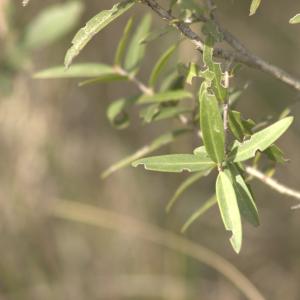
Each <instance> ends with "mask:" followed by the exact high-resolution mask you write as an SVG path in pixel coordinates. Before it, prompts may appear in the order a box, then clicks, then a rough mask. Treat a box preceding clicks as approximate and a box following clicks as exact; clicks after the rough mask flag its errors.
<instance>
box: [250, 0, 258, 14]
mask: <svg viewBox="0 0 300 300" xmlns="http://www.w3.org/2000/svg"><path fill="white" fill-rule="evenodd" d="M260 3H261V0H252V2H251V6H250V14H249V15H250V16H252V15H254V14H255V13H256V11H257V9H258V7H259V6H260Z"/></svg>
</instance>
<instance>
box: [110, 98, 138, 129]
mask: <svg viewBox="0 0 300 300" xmlns="http://www.w3.org/2000/svg"><path fill="white" fill-rule="evenodd" d="M137 99H138V96H133V97H125V98H121V99H118V100H115V101H113V102H112V103H111V104H110V105H109V106H108V109H107V111H106V115H107V118H108V120H109V121H110V123H111V124H112V125H113V126H114V127H116V128H118V129H124V128H126V127H127V126H128V125H129V118H128V115H127V113H126V111H125V110H126V109H127V108H129V107H131V106H132V105H134V103H135V102H136V101H137Z"/></svg>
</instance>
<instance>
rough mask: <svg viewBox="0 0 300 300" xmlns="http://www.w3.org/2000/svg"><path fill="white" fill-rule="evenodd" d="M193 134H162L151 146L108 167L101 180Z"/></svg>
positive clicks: (144, 147)
mask: <svg viewBox="0 0 300 300" xmlns="http://www.w3.org/2000/svg"><path fill="white" fill-rule="evenodd" d="M189 132H191V131H190V130H189V129H175V130H173V131H171V132H167V133H165V134H162V135H161V136H159V137H158V138H156V139H154V140H153V141H152V142H151V143H150V144H148V145H145V146H143V147H142V148H140V149H138V150H137V151H136V152H134V153H133V154H131V155H129V156H127V157H125V158H123V159H121V160H120V161H118V162H116V163H114V164H113V165H111V166H110V167H108V168H107V169H106V170H104V171H103V172H102V174H101V178H102V179H104V178H106V177H108V176H110V175H111V174H113V173H114V172H116V171H118V170H121V169H122V168H125V167H127V166H129V165H130V164H131V163H132V162H133V161H135V160H137V159H139V158H141V157H143V156H145V155H148V154H150V153H152V152H154V151H156V150H158V149H160V148H162V147H163V146H166V145H169V144H171V143H172V142H174V141H175V140H176V139H177V138H179V137H181V136H183V135H184V134H186V133H189Z"/></svg>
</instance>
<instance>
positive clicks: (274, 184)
mask: <svg viewBox="0 0 300 300" xmlns="http://www.w3.org/2000/svg"><path fill="white" fill-rule="evenodd" d="M246 172H247V173H248V174H249V175H251V176H253V177H255V178H257V179H259V180H260V181H261V182H263V183H264V184H266V185H268V186H269V187H270V188H272V189H273V190H275V191H276V192H278V193H280V194H283V195H286V196H290V197H293V198H295V199H297V200H299V201H300V191H297V190H294V189H291V188H289V187H287V186H286V185H283V184H282V183H279V182H278V181H277V180H275V179H273V178H271V177H269V176H267V175H265V174H264V173H262V172H261V171H259V170H257V169H256V168H253V167H250V166H247V167H246Z"/></svg>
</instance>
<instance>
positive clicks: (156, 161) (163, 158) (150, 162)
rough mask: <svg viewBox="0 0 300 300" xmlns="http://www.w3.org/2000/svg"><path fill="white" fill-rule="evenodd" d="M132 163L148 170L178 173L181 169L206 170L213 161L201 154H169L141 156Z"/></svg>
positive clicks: (189, 170)
mask: <svg viewBox="0 0 300 300" xmlns="http://www.w3.org/2000/svg"><path fill="white" fill-rule="evenodd" d="M132 165H133V166H134V167H137V166H138V165H144V167H145V169H146V170H150V171H158V172H174V173H180V172H183V171H188V172H200V171H207V170H209V169H211V168H213V167H214V166H215V163H214V162H213V161H211V160H210V159H208V158H207V157H202V156H201V155H193V154H169V155H160V156H152V157H146V158H142V159H139V160H137V161H135V162H134V163H133V164H132Z"/></svg>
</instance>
